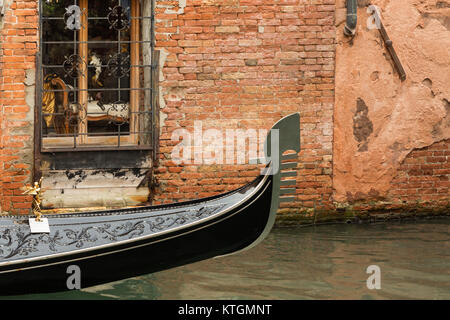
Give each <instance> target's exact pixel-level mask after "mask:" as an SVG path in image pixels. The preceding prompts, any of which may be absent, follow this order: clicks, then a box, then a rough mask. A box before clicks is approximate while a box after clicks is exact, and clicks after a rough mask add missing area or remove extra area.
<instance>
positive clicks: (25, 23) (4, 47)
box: [0, 1, 38, 213]
mask: <svg viewBox="0 0 450 320" xmlns="http://www.w3.org/2000/svg"><path fill="white" fill-rule="evenodd" d="M7 2H8V1H7ZM36 8H37V1H12V3H11V6H10V8H6V10H5V16H4V17H2V25H3V26H2V28H0V124H1V128H0V130H1V131H0V150H1V151H0V152H1V154H0V157H1V158H0V183H1V186H0V187H1V188H0V197H1V209H2V211H3V212H9V213H28V212H29V208H31V197H29V196H23V195H22V194H21V193H22V192H23V191H22V190H21V189H20V188H21V187H22V186H23V185H24V184H25V183H29V182H30V181H31V174H32V167H33V136H32V134H33V123H34V118H33V111H34V110H33V107H34V68H35V55H36V50H37V45H38V33H37V27H38V15H37V9H36Z"/></svg>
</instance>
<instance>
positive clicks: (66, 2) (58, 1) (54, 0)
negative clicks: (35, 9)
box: [42, 0, 75, 18]
mask: <svg viewBox="0 0 450 320" xmlns="http://www.w3.org/2000/svg"><path fill="white" fill-rule="evenodd" d="M74 4H75V1H74V0H42V16H44V17H58V18H62V17H63V15H64V14H65V13H66V8H68V7H69V6H70V5H74Z"/></svg>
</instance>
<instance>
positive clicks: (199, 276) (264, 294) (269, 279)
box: [20, 219, 450, 300]
mask: <svg viewBox="0 0 450 320" xmlns="http://www.w3.org/2000/svg"><path fill="white" fill-rule="evenodd" d="M370 265H377V266H378V267H379V268H380V284H381V289H372V290H370V289H368V287H367V284H366V281H367V278H368V277H370V276H371V274H368V273H366V269H367V267H368V266H370ZM20 298H23V299H275V300H277V299H296V300H297V299H450V220H449V219H433V220H427V221H416V222H390V223H381V224H361V225H353V224H351V225H346V224H339V225H322V226H315V227H296V228H275V229H273V230H272V232H271V233H270V235H269V236H268V238H267V239H266V240H264V242H263V243H261V244H260V245H259V246H257V247H255V248H253V249H251V250H248V251H246V252H243V253H239V254H236V255H232V256H227V257H222V258H216V259H210V260H206V261H202V262H198V263H194V264H191V265H187V266H182V267H178V268H174V269H171V270H166V271H162V272H158V273H154V274H150V275H146V276H140V277H136V278H132V279H127V280H123V281H118V282H113V283H109V284H106V285H101V286H96V287H92V288H86V289H82V290H81V291H70V292H64V293H58V294H45V295H29V296H21V297H20Z"/></svg>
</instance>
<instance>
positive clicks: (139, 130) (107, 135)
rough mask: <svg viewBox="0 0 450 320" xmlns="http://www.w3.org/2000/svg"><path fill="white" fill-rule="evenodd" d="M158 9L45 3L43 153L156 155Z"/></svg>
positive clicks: (116, 2) (126, 2)
mask: <svg viewBox="0 0 450 320" xmlns="http://www.w3.org/2000/svg"><path fill="white" fill-rule="evenodd" d="M151 6H152V1H151V0H141V1H140V0H110V1H94V0H78V1H76V0H75V1H74V0H72V1H70V0H42V1H41V4H40V38H41V46H40V55H39V56H40V57H39V71H40V73H39V76H40V85H39V87H40V88H41V90H40V93H39V96H38V101H39V102H41V108H40V115H39V120H40V121H39V124H40V134H41V140H40V141H41V151H43V152H46V151H51V152H54V151H74V150H102V149H152V147H153V145H154V142H155V138H156V135H157V132H156V127H155V123H156V117H157V110H156V106H155V103H152V101H157V99H155V97H154V95H155V94H156V91H157V90H156V85H155V84H156V83H157V72H155V70H157V60H156V59H155V57H157V56H158V55H157V54H155V52H154V51H153V37H152V32H153V28H152V7H151ZM152 66H153V67H152Z"/></svg>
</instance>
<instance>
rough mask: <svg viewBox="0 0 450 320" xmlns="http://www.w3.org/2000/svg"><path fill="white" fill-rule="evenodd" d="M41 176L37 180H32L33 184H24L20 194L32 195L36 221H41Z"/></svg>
mask: <svg viewBox="0 0 450 320" xmlns="http://www.w3.org/2000/svg"><path fill="white" fill-rule="evenodd" d="M41 185H42V178H41V179H40V180H39V182H34V185H33V186H26V187H24V188H22V189H25V191H24V192H22V194H28V195H31V196H33V209H32V210H33V213H34V215H35V216H36V221H41V216H42V213H41V201H42V199H41V192H42V188H41Z"/></svg>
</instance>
